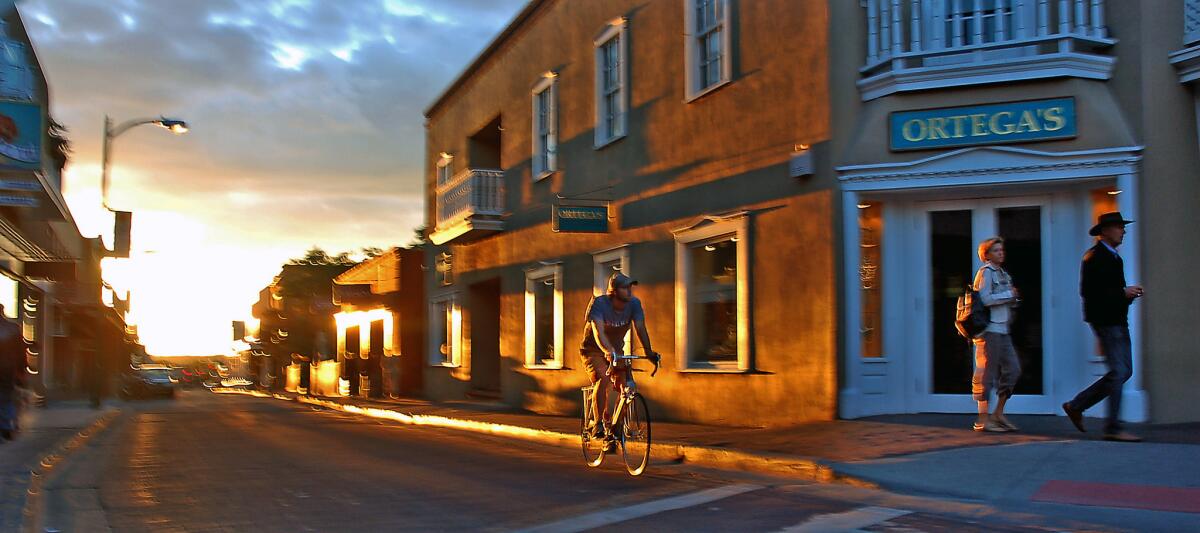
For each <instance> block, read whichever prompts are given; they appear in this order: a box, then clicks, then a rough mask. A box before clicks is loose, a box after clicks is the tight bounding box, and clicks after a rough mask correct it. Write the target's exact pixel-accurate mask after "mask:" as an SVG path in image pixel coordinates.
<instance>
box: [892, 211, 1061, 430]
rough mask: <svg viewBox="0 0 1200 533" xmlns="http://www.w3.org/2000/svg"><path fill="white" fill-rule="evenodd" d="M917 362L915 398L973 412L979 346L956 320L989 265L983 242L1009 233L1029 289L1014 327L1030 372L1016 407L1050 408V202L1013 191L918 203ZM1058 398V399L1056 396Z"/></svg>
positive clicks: (1021, 280) (1013, 261)
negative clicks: (962, 299) (1046, 286)
mask: <svg viewBox="0 0 1200 533" xmlns="http://www.w3.org/2000/svg"><path fill="white" fill-rule="evenodd" d="M915 216H916V217H917V220H916V223H917V224H916V225H917V227H918V228H919V231H917V233H916V236H915V237H916V238H917V239H918V241H916V242H914V252H913V256H912V257H913V262H912V265H913V266H914V267H915V270H913V271H912V273H913V274H914V275H913V276H912V277H913V278H914V279H913V281H914V285H913V287H912V291H913V296H914V298H915V300H916V304H917V306H916V309H917V311H918V312H917V313H916V314H915V315H914V316H913V317H912V320H914V322H915V323H913V324H910V331H912V333H911V336H910V349H911V352H910V353H913V354H914V357H913V358H912V360H911V362H910V366H909V372H910V375H912V376H914V378H915V383H916V396H917V397H916V398H915V400H916V401H915V402H914V406H915V407H916V408H917V409H918V410H921V411H929V412H972V411H973V410H974V409H975V406H974V401H973V400H972V399H971V375H972V374H973V372H974V346H973V345H972V344H971V343H970V342H968V341H967V340H966V339H963V338H962V337H961V336H959V335H958V331H957V330H956V329H955V327H954V318H955V312H956V309H957V307H956V303H957V299H958V297H959V296H961V295H962V294H963V292H964V291H965V290H966V289H967V288H968V287H969V286H970V285H971V283H972V282H973V280H974V277H975V272H976V271H977V270H978V269H979V267H980V266H981V265H982V261H981V260H980V259H979V256H978V251H977V250H978V245H979V243H980V242H982V241H983V240H984V239H987V238H989V237H993V236H1000V237H1002V238H1003V239H1004V240H1005V248H1006V262H1005V265H1004V266H1005V269H1006V270H1008V272H1009V273H1010V274H1011V275H1012V276H1013V283H1014V285H1016V287H1017V288H1018V290H1019V291H1020V295H1021V303H1020V305H1019V307H1018V308H1017V310H1016V316H1015V319H1014V322H1013V324H1012V327H1011V329H1010V331H1011V335H1012V337H1013V344H1014V347H1015V348H1016V350H1017V354H1018V357H1019V358H1020V360H1021V367H1022V375H1021V379H1020V381H1019V382H1018V384H1017V388H1016V392H1015V395H1014V397H1013V399H1012V401H1011V402H1010V403H1009V406H1010V407H1009V408H1010V409H1011V410H1012V412H1043V411H1044V410H1045V409H1047V408H1048V407H1046V406H1047V405H1049V403H1048V402H1050V400H1049V398H1048V397H1046V396H1045V392H1046V386H1045V383H1046V382H1047V372H1046V370H1045V369H1046V365H1045V361H1044V357H1043V355H1044V351H1045V348H1044V346H1045V339H1044V338H1043V314H1044V309H1045V306H1046V296H1045V291H1044V290H1043V278H1044V276H1045V275H1046V270H1047V264H1046V261H1045V260H1044V259H1045V258H1046V257H1047V256H1048V254H1047V250H1048V248H1047V247H1048V246H1049V242H1048V235H1049V233H1048V231H1047V230H1048V228H1047V226H1048V220H1049V202H1048V201H1047V200H1045V199H1042V198H1040V197H1039V198H1007V199H986V200H967V201H955V202H936V203H927V204H923V205H921V206H920V208H919V209H917V210H916V212H915ZM1051 403H1052V402H1051Z"/></svg>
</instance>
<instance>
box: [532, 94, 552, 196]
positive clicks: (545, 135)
mask: <svg viewBox="0 0 1200 533" xmlns="http://www.w3.org/2000/svg"><path fill="white" fill-rule="evenodd" d="M557 82H558V75H557V74H555V73H553V72H547V73H546V74H544V75H542V80H541V81H539V82H538V84H537V85H535V86H534V88H533V177H534V179H540V178H543V177H545V176H547V175H549V174H550V173H552V172H554V171H555V170H557V169H558V161H557V157H556V155H555V151H556V150H557V146H558V111H557V108H558V104H557V102H556V100H557V98H558V95H557V93H558V91H557V90H556V87H557V85H558V83H557Z"/></svg>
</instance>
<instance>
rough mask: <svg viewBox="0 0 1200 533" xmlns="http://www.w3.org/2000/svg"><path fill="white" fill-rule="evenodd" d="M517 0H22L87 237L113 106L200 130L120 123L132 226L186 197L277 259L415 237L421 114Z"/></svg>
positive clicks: (119, 188) (99, 225) (199, 211)
mask: <svg viewBox="0 0 1200 533" xmlns="http://www.w3.org/2000/svg"><path fill="white" fill-rule="evenodd" d="M524 3H525V0H419V1H418V0H205V1H203V2H198V1H195V0H24V1H23V2H22V3H21V4H20V9H21V12H22V14H23V16H24V20H25V24H26V26H27V28H28V30H29V33H30V37H31V40H32V41H33V44H34V48H35V50H36V51H37V53H38V58H39V60H40V61H41V63H42V68H43V71H44V72H45V75H46V77H47V79H48V81H49V83H50V87H51V110H52V113H53V114H54V116H55V118H57V119H58V120H59V121H60V122H62V123H63V124H65V125H66V126H67V129H68V132H69V136H70V138H71V141H72V146H73V148H74V149H75V153H74V155H73V158H72V166H71V169H70V173H69V175H68V176H67V178H66V180H65V185H64V190H65V191H66V192H67V193H68V196H69V197H70V199H71V200H72V202H73V203H72V204H71V205H72V209H73V210H74V211H76V218H77V220H78V221H79V223H80V225H81V229H82V230H83V231H84V233H85V234H89V235H95V234H97V233H100V232H107V231H110V228H111V225H110V224H111V218H110V217H109V216H108V215H107V213H105V212H104V211H103V210H100V209H99V208H98V207H97V206H95V205H94V203H95V198H96V195H95V190H96V188H97V183H98V177H99V171H98V170H99V163H100V161H99V159H100V144H101V131H102V124H103V117H104V116H105V115H106V114H107V115H109V116H112V117H114V120H116V121H117V122H120V121H122V120H126V119H131V118H138V117H153V116H159V115H165V116H170V117H178V118H182V119H185V120H187V121H188V122H189V124H190V125H191V127H192V130H191V132H190V133H189V134H188V135H186V136H182V137H176V136H172V135H169V134H167V132H165V131H163V130H160V129H155V128H151V127H140V128H135V129H132V130H129V132H127V133H126V134H124V135H122V136H121V137H120V138H119V139H118V140H117V141H116V142H115V143H114V152H113V154H114V155H113V163H114V166H113V180H112V201H113V202H112V203H113V204H114V205H115V206H117V207H119V208H124V209H131V210H133V211H134V212H135V231H136V228H137V225H138V222H137V221H139V220H145V219H147V217H146V216H143V215H140V214H137V213H143V214H144V213H150V212H167V211H170V212H175V213H179V214H180V215H181V216H186V217H189V218H190V219H194V220H197V221H199V222H200V223H203V224H206V225H207V226H208V231H207V233H206V244H203V245H204V246H215V245H216V244H220V245H221V246H223V247H225V248H224V249H228V248H229V247H231V246H232V247H240V249H242V250H253V251H255V253H254V254H249V253H248V254H247V256H248V257H249V256H250V255H253V256H254V257H255V258H256V259H254V260H255V261H277V260H278V259H279V258H278V257H277V256H278V255H279V253H283V252H277V253H276V254H275V255H274V256H272V255H270V254H262V253H258V252H259V251H261V250H264V249H271V250H280V249H281V248H280V247H281V246H293V247H295V249H296V255H298V254H299V253H302V252H303V249H304V248H305V247H307V246H309V245H312V244H318V245H321V246H325V247H326V248H329V249H331V250H343V249H355V248H358V247H361V246H387V245H392V244H404V243H406V242H407V241H408V240H409V239H410V237H411V234H412V231H411V228H413V227H415V226H417V225H420V224H421V223H422V219H423V207H422V203H423V198H424V196H423V192H422V179H421V176H422V172H423V167H424V162H423V160H422V157H423V143H424V127H423V118H422V116H421V112H422V110H423V109H424V108H425V107H426V106H427V105H428V104H429V103H430V102H431V101H432V100H433V99H434V98H435V97H436V96H437V94H439V93H440V91H441V90H442V89H444V88H445V87H446V86H447V85H448V84H449V83H450V81H451V80H452V79H453V77H454V76H455V75H457V74H458V72H460V71H461V70H462V69H463V68H465V67H466V66H467V64H468V63H469V62H470V60H471V59H472V58H473V57H474V56H475V55H476V54H477V53H478V52H479V51H480V50H481V49H482V48H483V47H484V46H485V45H486V44H487V42H488V41H490V39H491V38H492V37H493V36H494V35H496V34H497V33H498V31H499V30H500V29H501V28H502V27H503V26H504V25H505V24H507V23H508V22H509V21H510V20H511V19H512V17H513V16H514V15H515V14H516V12H517V11H518V10H519V9H520V8H521V7H522V6H523V5H524ZM134 245H135V247H136V246H138V243H137V239H136V238H135V241H134ZM160 263H161V261H160ZM269 266H271V267H272V268H274V267H277V266H278V264H277V263H276V264H275V265H269ZM269 270H270V269H268V268H265V267H264V268H263V269H258V270H257V271H259V272H263V271H269ZM267 281H269V277H268V279H259V280H256V281H255V283H259V286H261V284H265V283H266V282H267ZM135 292H136V288H135ZM252 296H253V295H240V296H238V297H239V298H241V299H242V300H244V299H245V298H246V297H252ZM213 297H215V296H213ZM230 297H232V296H230ZM147 305H148V304H147ZM227 318H228V317H221V320H227ZM143 335H144V336H146V337H147V340H148V341H149V339H150V337H152V336H153V332H152V331H148V330H144V331H143ZM151 348H153V346H151Z"/></svg>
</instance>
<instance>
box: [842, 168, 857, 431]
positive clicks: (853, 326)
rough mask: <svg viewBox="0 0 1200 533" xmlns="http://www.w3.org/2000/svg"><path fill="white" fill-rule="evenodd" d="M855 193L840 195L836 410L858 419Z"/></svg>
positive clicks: (843, 192)
mask: <svg viewBox="0 0 1200 533" xmlns="http://www.w3.org/2000/svg"><path fill="white" fill-rule="evenodd" d="M859 240H860V235H859V227H858V193H856V192H854V191H842V277H843V286H844V291H845V293H844V294H843V296H842V297H843V304H844V305H843V306H842V313H843V319H844V324H845V328H844V329H843V330H842V336H843V339H844V344H843V346H844V351H843V353H842V357H843V358H844V362H845V364H844V365H843V366H842V368H844V369H845V370H844V371H845V372H846V376H845V377H846V379H845V381H844V383H845V385H844V387H845V388H843V389H842V391H841V393H840V394H839V402H838V405H839V407H838V409H839V411H841V412H840V413H839V414H840V415H841V416H842V418H857V417H858V416H860V414H861V409H862V407H861V404H862V390H861V386H862V384H861V382H862V376H861V375H860V373H861V371H862V368H861V366H862V365H861V364H860V361H859V360H860V357H859V356H860V355H861V354H862V336H861V334H860V333H859V330H860V328H861V327H862V323H861V322H862V294H861V292H859V289H858V264H859V261H860V258H859V247H858V245H859Z"/></svg>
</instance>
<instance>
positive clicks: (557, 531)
mask: <svg viewBox="0 0 1200 533" xmlns="http://www.w3.org/2000/svg"><path fill="white" fill-rule="evenodd" d="M761 488H762V487H761V486H759V485H747V484H738V485H726V486H724V487H717V488H715V489H708V490H702V491H699V492H692V493H690V494H683V495H680V496H672V497H670V498H663V499H661V500H654V501H651V502H646V503H639V504H637V505H631V506H629V507H622V508H620V509H610V510H607V511H599V512H595V513H589V514H585V515H582V516H576V517H572V518H567V519H565V520H559V521H557V522H551V523H549V524H544V525H540V526H537V527H534V528H530V529H525V530H523V531H524V533H575V532H578V531H587V530H589V529H595V528H598V527H603V526H607V525H610V524H616V523H618V522H624V521H626V520H633V519H635V518H641V517H643V516H650V515H654V514H658V513H661V512H664V511H674V510H676V509H686V508H688V507H695V506H697V505H703V504H706V503H709V502H715V501H717V500H723V499H725V498H728V497H730V496H737V495H738V494H745V493H747V492H751V491H755V490H758V489H761Z"/></svg>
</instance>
